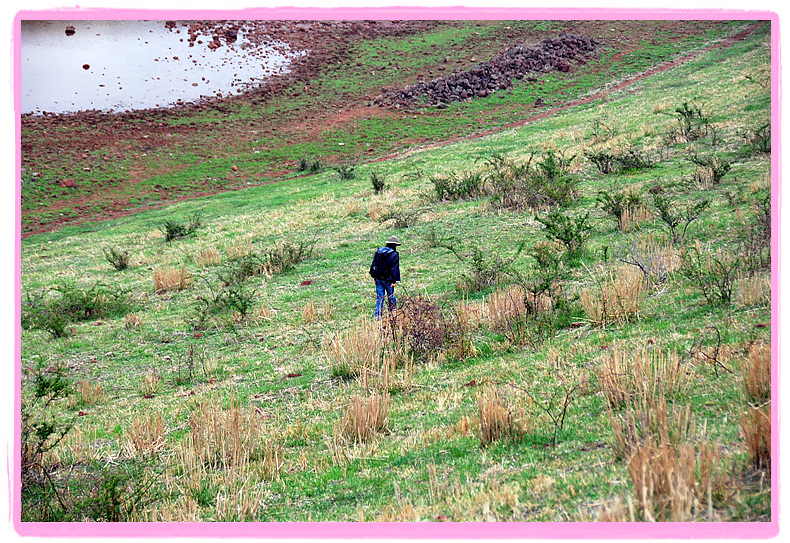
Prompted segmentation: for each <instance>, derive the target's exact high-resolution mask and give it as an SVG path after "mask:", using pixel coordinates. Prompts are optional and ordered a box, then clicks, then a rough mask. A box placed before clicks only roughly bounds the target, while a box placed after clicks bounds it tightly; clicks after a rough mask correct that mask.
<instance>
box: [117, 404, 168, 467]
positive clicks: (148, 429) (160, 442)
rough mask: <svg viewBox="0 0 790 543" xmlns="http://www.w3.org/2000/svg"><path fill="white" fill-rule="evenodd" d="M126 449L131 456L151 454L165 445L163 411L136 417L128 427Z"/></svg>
mask: <svg viewBox="0 0 790 543" xmlns="http://www.w3.org/2000/svg"><path fill="white" fill-rule="evenodd" d="M126 440H127V441H126V450H127V453H128V454H129V456H130V457H135V456H137V455H150V454H154V453H157V452H159V451H161V450H162V449H163V448H164V446H165V426H164V422H163V420H162V415H161V413H146V414H145V415H143V416H140V417H137V418H135V419H134V420H133V421H132V422H131V424H130V425H129V426H128V427H127V429H126Z"/></svg>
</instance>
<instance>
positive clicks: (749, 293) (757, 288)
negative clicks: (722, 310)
mask: <svg viewBox="0 0 790 543" xmlns="http://www.w3.org/2000/svg"><path fill="white" fill-rule="evenodd" d="M735 288H736V291H735V292H736V300H737V302H738V305H739V306H741V307H755V306H764V305H770V303H771V275H770V274H767V273H763V274H756V275H750V276H745V277H741V278H739V279H738V281H737V282H736V285H735Z"/></svg>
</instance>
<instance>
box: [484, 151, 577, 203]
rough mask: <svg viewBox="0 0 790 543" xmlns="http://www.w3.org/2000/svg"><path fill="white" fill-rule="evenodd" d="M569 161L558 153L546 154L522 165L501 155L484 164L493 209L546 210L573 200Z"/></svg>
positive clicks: (550, 152)
mask: <svg viewBox="0 0 790 543" xmlns="http://www.w3.org/2000/svg"><path fill="white" fill-rule="evenodd" d="M575 157H576V155H573V156H572V157H570V158H567V157H565V156H564V154H563V153H561V152H556V151H546V152H545V153H543V155H542V156H541V157H540V159H539V160H536V158H535V154H534V153H532V154H530V156H529V158H528V159H527V160H526V161H523V162H516V161H514V160H512V159H509V158H507V157H504V156H502V155H496V154H495V155H492V156H491V157H488V158H487V159H486V160H485V163H486V169H485V171H484V179H485V183H486V190H487V191H488V192H489V193H490V194H491V196H492V203H493V204H494V206H495V207H500V208H505V209H523V208H531V209H547V208H552V207H557V206H565V205H568V204H569V203H570V202H571V201H572V200H573V199H574V198H575V196H576V186H577V184H578V179H577V178H576V176H575V175H573V174H572V173H571V172H570V165H571V163H572V162H573V160H574V159H575Z"/></svg>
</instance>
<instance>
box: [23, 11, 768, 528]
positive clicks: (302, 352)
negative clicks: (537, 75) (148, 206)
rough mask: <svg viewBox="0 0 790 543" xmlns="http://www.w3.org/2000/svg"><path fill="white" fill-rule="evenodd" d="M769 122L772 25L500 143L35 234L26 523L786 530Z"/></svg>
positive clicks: (30, 266) (490, 140)
mask: <svg viewBox="0 0 790 543" xmlns="http://www.w3.org/2000/svg"><path fill="white" fill-rule="evenodd" d="M613 81H614V80H613ZM604 83H606V82H605V81H601V84H604ZM338 84H340V83H338ZM530 99H531V98H530ZM466 107H468V106H466V105H464V104H458V105H450V106H449V108H450V111H451V113H452V112H453V109H452V108H455V112H456V113H457V114H458V116H459V118H461V117H462V116H463V115H464V113H465V111H466V109H465V108H466ZM770 107H771V103H770V33H769V28H768V27H767V25H766V27H765V28H763V29H762V30H760V31H758V32H757V33H756V34H754V35H752V36H751V37H749V38H748V39H746V40H743V41H739V42H738V43H737V44H736V45H734V46H733V47H732V48H730V49H728V50H726V51H717V50H714V51H712V52H709V53H705V54H703V55H701V56H699V57H698V58H696V59H694V60H692V61H690V62H688V63H685V64H681V65H679V66H677V67H676V68H673V69H672V70H670V71H667V72H665V73H661V74H657V75H654V76H651V77H648V78H645V79H643V80H641V81H640V82H639V83H637V84H635V85H633V86H630V87H627V88H625V89H623V90H612V91H611V92H609V93H608V94H607V95H606V96H605V98H603V99H600V100H595V101H591V102H589V103H585V104H581V105H578V106H576V107H573V108H569V109H566V110H563V111H560V112H558V113H557V114H555V115H553V116H550V117H547V118H545V119H542V120H537V121H535V122H532V123H529V124H527V125H524V126H521V127H518V128H513V129H506V130H502V131H500V132H498V133H496V134H494V135H490V136H485V137H482V138H478V139H472V140H464V141H460V142H456V143H452V144H447V145H443V146H438V147H433V148H427V149H415V150H414V151H412V152H409V153H405V154H402V155H399V156H398V157H397V158H393V159H389V160H384V161H380V162H374V163H364V162H362V161H355V162H353V163H349V164H348V166H349V167H348V168H347V169H345V170H342V169H339V168H338V169H328V168H324V169H321V170H320V171H318V172H317V173H314V174H308V175H305V174H306V173H308V172H301V173H302V175H300V176H299V177H296V176H292V177H289V178H284V179H283V180H282V181H280V182H277V183H272V184H268V185H263V186H256V187H250V188H246V189H243V190H238V191H233V192H227V193H223V194H220V195H215V196H211V197H206V198H200V199H195V200H190V201H186V202H182V203H177V204H173V205H170V206H168V207H166V208H162V209H157V210H152V211H143V212H140V213H137V214H134V215H131V216H127V217H122V218H118V219H115V220H113V221H111V222H103V223H95V224H89V225H87V226H82V227H72V228H68V229H64V230H61V231H59V232H53V233H48V234H41V235H35V236H31V237H28V238H26V239H24V240H23V242H22V296H23V307H22V315H23V331H22V361H21V363H22V366H21V367H22V396H23V432H27V430H30V432H29V433H23V445H24V446H25V447H26V449H24V450H23V461H25V460H27V461H29V462H30V463H29V464H27V465H24V464H23V465H24V466H25V470H24V471H23V485H24V492H23V496H22V498H23V511H22V518H23V520H30V521H36V520H58V519H62V520H83V519H104V520H131V521H195V520H215V521H417V520H429V521H443V520H447V521H486V520H500V521H549V522H556V521H589V520H625V521H628V520H637V521H642V520H653V519H656V520H661V521H687V520H699V521H769V520H771V493H770V449H769V447H770V412H771V411H770V406H771V391H770V361H771V360H770V344H771V292H770V277H771V275H770V271H771V269H770V257H771V255H770V248H771V247H770V240H771V232H770V226H771V225H770V209H771V208H770V203H771V199H770V196H771V178H770V160H771V156H770ZM370 122H371V123H374V122H376V121H374V120H370ZM766 126H767V127H768V129H766ZM364 129H365V130H372V128H371V127H370V126H366V127H364ZM766 138H768V139H766ZM330 140H331V138H330V136H329V135H328V136H327V142H329V141H330ZM310 151H311V153H310V154H311V155H312V156H316V157H317V158H322V157H323V156H325V155H326V154H328V153H329V151H328V150H327V148H313V149H310ZM306 155H307V153H305V156H306ZM291 158H296V156H294V157H291ZM218 160H219V161H222V160H224V159H218ZM351 166H353V168H352V167H351ZM377 182H383V184H384V185H385V186H384V187H383V188H380V190H376V188H379V187H378V185H377ZM374 187H376V188H374ZM390 235H397V236H399V237H400V238H401V240H402V241H403V245H402V247H401V250H400V252H401V269H402V276H403V281H402V284H401V285H399V287H398V288H397V289H396V294H397V296H398V299H399V305H400V310H399V312H398V313H397V314H395V315H392V316H390V317H389V318H388V319H386V320H385V321H383V322H381V323H376V322H374V321H373V319H372V312H373V305H374V302H375V295H374V289H373V282H372V280H371V279H370V278H369V277H368V275H367V269H368V266H369V264H370V260H371V257H372V254H373V251H374V250H375V248H376V247H377V246H380V245H382V244H383V243H384V241H385V240H386V239H387V238H388V237H389V236H390ZM168 237H171V238H172V239H167V238H168ZM119 268H122V269H119ZM46 421H49V422H50V423H51V424H49V425H44V424H42V423H43V422H46ZM61 435H62V436H63V437H62V439H60V440H58V438H59V436H61ZM50 445H51V447H50Z"/></svg>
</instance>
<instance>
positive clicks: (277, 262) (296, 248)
mask: <svg viewBox="0 0 790 543" xmlns="http://www.w3.org/2000/svg"><path fill="white" fill-rule="evenodd" d="M314 247H315V243H305V242H302V241H300V242H294V241H289V240H285V241H281V242H279V243H276V244H275V245H273V246H272V247H270V248H269V249H268V250H267V251H266V253H265V254H264V259H265V263H266V264H265V266H266V271H267V272H268V273H271V274H275V273H284V272H287V271H290V270H292V269H293V267H294V266H295V265H296V264H298V263H299V262H301V261H303V260H306V259H308V258H310V256H311V255H312V254H313V248H314Z"/></svg>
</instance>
